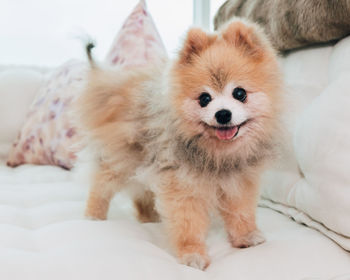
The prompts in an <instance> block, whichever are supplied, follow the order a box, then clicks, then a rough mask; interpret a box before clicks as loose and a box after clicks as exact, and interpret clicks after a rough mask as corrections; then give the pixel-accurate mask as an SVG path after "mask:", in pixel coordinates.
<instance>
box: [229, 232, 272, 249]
mask: <svg viewBox="0 0 350 280" xmlns="http://www.w3.org/2000/svg"><path fill="white" fill-rule="evenodd" d="M264 241H265V238H264V236H263V234H262V233H261V231H260V230H254V231H252V232H249V233H247V234H245V235H242V236H238V237H236V238H234V239H233V240H232V241H231V243H232V246H233V247H235V248H248V247H251V246H256V245H258V244H261V243H263V242H264Z"/></svg>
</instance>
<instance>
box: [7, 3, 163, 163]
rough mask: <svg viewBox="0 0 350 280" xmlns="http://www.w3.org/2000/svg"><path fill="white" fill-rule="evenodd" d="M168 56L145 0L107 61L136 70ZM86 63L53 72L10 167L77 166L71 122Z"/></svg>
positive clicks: (71, 63) (14, 148)
mask: <svg viewBox="0 0 350 280" xmlns="http://www.w3.org/2000/svg"><path fill="white" fill-rule="evenodd" d="M166 58H167V54H166V50H165V48H164V45H163V43H162V40H161V38H160V36H159V33H158V31H157V29H156V27H155V25H154V22H153V20H152V17H151V15H150V14H149V12H148V11H147V9H146V4H145V1H144V0H141V1H140V2H139V3H138V5H137V6H136V7H135V8H134V10H133V11H132V13H131V14H130V15H129V17H128V18H127V19H126V21H125V23H124V25H123V27H122V29H121V30H120V31H119V33H118V34H117V36H116V38H115V40H114V42H113V45H112V48H111V50H110V51H109V53H108V55H107V57H106V59H105V63H106V64H109V65H120V66H123V67H124V66H128V67H133V66H137V65H142V64H147V63H150V62H151V63H157V62H159V61H161V60H164V59H166ZM87 70H88V65H87V64H86V63H84V62H79V61H69V62H67V63H65V64H64V65H62V66H61V67H59V68H58V69H57V70H55V71H53V72H52V73H51V74H50V75H49V77H48V78H47V80H46V82H45V83H44V85H43V86H42V87H41V89H40V90H39V92H38V95H37V97H36V98H35V100H34V102H33V103H32V105H31V108H30V110H29V113H28V115H27V120H26V122H25V123H24V125H23V127H22V129H21V131H20V132H19V134H18V136H17V138H16V140H15V141H14V143H13V146H12V149H11V151H10V153H9V155H8V160H7V164H8V165H9V166H12V167H15V166H18V165H21V164H24V163H32V164H48V165H57V166H60V167H62V168H65V169H71V168H72V167H73V166H74V163H75V159H76V153H77V152H78V151H79V149H80V148H79V145H78V144H77V143H78V142H80V137H81V136H80V133H79V131H78V130H77V129H76V128H75V127H74V125H73V124H72V121H71V112H72V109H73V108H72V107H73V106H72V102H73V101H74V99H76V98H77V97H78V96H79V94H80V92H81V91H82V89H83V88H84V85H85V82H86V73H87Z"/></svg>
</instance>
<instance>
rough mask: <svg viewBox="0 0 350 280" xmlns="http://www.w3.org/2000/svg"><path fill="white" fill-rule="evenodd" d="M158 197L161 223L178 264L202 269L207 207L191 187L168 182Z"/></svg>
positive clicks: (207, 260)
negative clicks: (170, 242)
mask: <svg viewBox="0 0 350 280" xmlns="http://www.w3.org/2000/svg"><path fill="white" fill-rule="evenodd" d="M166 181H167V182H166V183H165V185H163V187H162V190H161V191H160V194H159V196H158V198H159V205H158V206H160V207H159V208H160V209H159V211H160V214H161V219H162V221H164V223H165V226H166V228H167V230H168V232H169V235H170V239H171V241H172V243H173V245H174V247H175V250H176V253H177V256H178V258H179V260H180V262H181V263H183V264H185V265H188V266H192V267H195V268H198V269H202V270H203V269H205V268H206V267H207V266H208V265H209V263H210V260H209V257H208V255H207V251H206V244H205V238H206V234H207V229H208V224H209V216H208V209H207V203H206V202H205V200H204V199H202V198H200V197H198V196H197V195H195V194H194V192H193V187H198V186H190V185H187V184H184V183H182V182H179V181H178V180H174V179H173V178H172V179H169V178H168V179H167V180H166Z"/></svg>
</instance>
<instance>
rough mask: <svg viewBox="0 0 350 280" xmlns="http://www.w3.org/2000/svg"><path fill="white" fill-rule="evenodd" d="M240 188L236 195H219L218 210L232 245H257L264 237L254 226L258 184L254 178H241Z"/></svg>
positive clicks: (241, 246) (242, 246)
mask: <svg viewBox="0 0 350 280" xmlns="http://www.w3.org/2000/svg"><path fill="white" fill-rule="evenodd" d="M240 188H241V189H240V191H239V192H238V193H237V194H236V195H232V194H231V195H230V194H223V195H222V196H221V197H220V202H219V211H220V213H221V216H222V217H223V220H224V222H225V227H226V230H227V233H228V236H229V241H230V242H231V244H232V246H233V247H236V248H246V247H250V246H255V245H258V244H260V243H262V242H264V241H265V239H264V237H263V235H262V234H261V232H260V231H259V230H258V229H257V226H256V218H255V216H256V215H255V212H256V208H257V199H258V195H259V189H258V184H257V183H256V182H255V180H254V181H252V180H250V179H243V182H241V187H240Z"/></svg>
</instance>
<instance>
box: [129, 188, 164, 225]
mask: <svg viewBox="0 0 350 280" xmlns="http://www.w3.org/2000/svg"><path fill="white" fill-rule="evenodd" d="M134 206H135V209H136V217H137V219H138V220H139V221H140V222H141V223H156V222H159V221H160V218H159V214H158V212H157V210H156V209H155V201H154V193H153V192H152V191H149V190H146V191H144V192H143V193H142V195H138V196H137V197H135V198H134Z"/></svg>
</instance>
